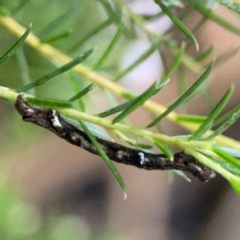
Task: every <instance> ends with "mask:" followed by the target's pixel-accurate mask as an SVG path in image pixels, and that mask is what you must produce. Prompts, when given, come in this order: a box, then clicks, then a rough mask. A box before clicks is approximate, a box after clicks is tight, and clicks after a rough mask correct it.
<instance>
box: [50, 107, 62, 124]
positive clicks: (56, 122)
mask: <svg viewBox="0 0 240 240" xmlns="http://www.w3.org/2000/svg"><path fill="white" fill-rule="evenodd" d="M55 114H56V111H55V110H53V114H52V115H53V119H51V121H52V124H53V126H54V127H59V128H61V127H62V125H61V123H60V122H59V119H58V117H57V116H56V115H55Z"/></svg>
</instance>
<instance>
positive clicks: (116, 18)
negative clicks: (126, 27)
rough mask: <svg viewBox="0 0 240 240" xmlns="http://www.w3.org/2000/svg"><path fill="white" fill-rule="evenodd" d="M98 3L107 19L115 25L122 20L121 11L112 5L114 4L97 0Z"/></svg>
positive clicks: (104, 0) (105, 0) (106, 0)
mask: <svg viewBox="0 0 240 240" xmlns="http://www.w3.org/2000/svg"><path fill="white" fill-rule="evenodd" d="M97 1H98V2H100V3H101V4H102V6H103V8H104V10H105V12H106V14H107V15H108V17H109V19H111V20H112V21H113V22H115V23H119V22H120V21H121V18H122V9H120V8H117V7H116V5H113V4H114V2H111V3H110V2H109V1H108V0H97Z"/></svg>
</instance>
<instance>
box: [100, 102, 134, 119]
mask: <svg viewBox="0 0 240 240" xmlns="http://www.w3.org/2000/svg"><path fill="white" fill-rule="evenodd" d="M133 100H134V99H132V100H130V101H127V102H124V103H122V104H119V105H118V106H116V107H113V108H111V109H109V110H107V111H104V112H101V113H99V114H96V116H98V117H101V118H103V117H107V116H110V115H112V114H114V113H117V112H121V111H123V110H125V109H126V108H128V107H129V106H131V104H132V102H133Z"/></svg>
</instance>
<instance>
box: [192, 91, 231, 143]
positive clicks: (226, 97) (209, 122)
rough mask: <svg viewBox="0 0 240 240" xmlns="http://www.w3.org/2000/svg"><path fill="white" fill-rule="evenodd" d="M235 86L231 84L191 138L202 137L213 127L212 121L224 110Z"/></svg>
mask: <svg viewBox="0 0 240 240" xmlns="http://www.w3.org/2000/svg"><path fill="white" fill-rule="evenodd" d="M233 89H234V87H233V86H231V87H230V88H229V89H228V91H227V92H226V93H225V94H224V96H223V97H222V99H221V100H220V101H219V103H218V104H217V105H216V106H215V108H214V109H213V110H212V112H211V113H210V114H209V116H208V117H207V119H206V120H205V121H204V123H203V124H202V125H201V126H200V127H199V128H198V130H197V131H196V132H194V133H193V134H192V135H191V137H190V138H189V140H193V139H198V138H200V137H201V136H202V135H203V134H204V133H205V132H206V131H208V130H209V129H210V128H211V127H212V123H213V121H214V119H215V118H216V117H217V116H218V115H219V113H220V112H221V111H222V109H223V108H224V107H225V106H226V104H227V102H228V100H229V99H230V97H231V95H232V93H233Z"/></svg>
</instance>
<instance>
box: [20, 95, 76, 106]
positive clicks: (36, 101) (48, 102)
mask: <svg viewBox="0 0 240 240" xmlns="http://www.w3.org/2000/svg"><path fill="white" fill-rule="evenodd" d="M24 100H25V101H26V102H27V103H30V104H33V105H37V106H41V107H44V108H55V109H56V108H70V107H72V103H70V102H68V101H63V100H58V99H48V98H41V99H40V98H34V97H24Z"/></svg>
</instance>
